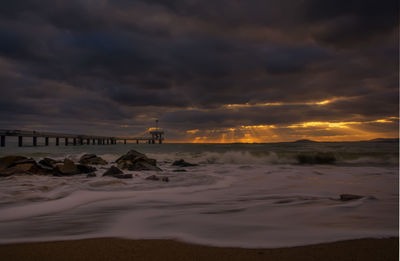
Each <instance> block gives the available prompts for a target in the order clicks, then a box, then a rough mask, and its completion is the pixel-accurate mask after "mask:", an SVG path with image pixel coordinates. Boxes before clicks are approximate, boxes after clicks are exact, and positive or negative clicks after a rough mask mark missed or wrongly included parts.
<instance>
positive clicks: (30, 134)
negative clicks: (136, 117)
mask: <svg viewBox="0 0 400 261" xmlns="http://www.w3.org/2000/svg"><path fill="white" fill-rule="evenodd" d="M150 134H151V136H149V137H113V136H98V135H77V134H67V133H54V132H40V131H23V130H2V129H0V146H1V147H5V146H6V137H7V136H10V137H13V136H14V137H18V146H19V147H22V146H23V141H24V138H32V145H33V146H37V144H38V143H37V141H38V138H42V139H43V140H44V145H45V146H48V145H49V140H50V139H51V138H52V139H55V145H56V146H59V145H60V139H62V140H63V141H64V145H65V146H68V145H95V144H97V145H111V144H117V143H118V142H121V143H124V144H127V142H128V141H135V142H136V143H140V142H143V141H144V142H146V143H149V144H155V143H156V142H158V143H159V144H161V143H162V141H163V140H164V137H163V134H164V132H163V131H161V130H157V131H151V132H150Z"/></svg>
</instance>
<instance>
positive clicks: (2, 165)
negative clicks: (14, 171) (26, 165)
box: [0, 155, 27, 170]
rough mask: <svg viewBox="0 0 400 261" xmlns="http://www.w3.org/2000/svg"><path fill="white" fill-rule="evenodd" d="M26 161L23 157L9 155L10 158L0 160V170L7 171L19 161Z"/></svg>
mask: <svg viewBox="0 0 400 261" xmlns="http://www.w3.org/2000/svg"><path fill="white" fill-rule="evenodd" d="M24 159H27V158H26V157H23V156H15V155H10V156H5V157H1V158H0V170H3V169H7V168H9V167H11V165H12V164H13V163H15V162H17V161H19V160H24Z"/></svg>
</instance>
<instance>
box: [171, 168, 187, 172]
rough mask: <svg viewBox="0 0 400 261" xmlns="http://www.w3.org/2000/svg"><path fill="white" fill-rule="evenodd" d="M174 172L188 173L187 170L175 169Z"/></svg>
mask: <svg viewBox="0 0 400 261" xmlns="http://www.w3.org/2000/svg"><path fill="white" fill-rule="evenodd" d="M173 172H186V169H174V170H173Z"/></svg>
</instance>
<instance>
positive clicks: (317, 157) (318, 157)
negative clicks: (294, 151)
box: [297, 152, 336, 164]
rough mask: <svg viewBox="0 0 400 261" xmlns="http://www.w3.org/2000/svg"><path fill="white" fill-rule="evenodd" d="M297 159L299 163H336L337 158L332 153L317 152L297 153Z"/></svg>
mask: <svg viewBox="0 0 400 261" xmlns="http://www.w3.org/2000/svg"><path fill="white" fill-rule="evenodd" d="M297 161H298V163H299V164H335V162H336V158H335V155H333V154H332V153H329V152H327V153H322V152H318V153H317V154H311V155H310V154H299V155H297Z"/></svg>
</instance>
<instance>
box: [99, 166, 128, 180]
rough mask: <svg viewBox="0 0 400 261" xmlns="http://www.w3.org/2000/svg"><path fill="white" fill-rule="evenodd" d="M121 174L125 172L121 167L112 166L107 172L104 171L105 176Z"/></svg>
mask: <svg viewBox="0 0 400 261" xmlns="http://www.w3.org/2000/svg"><path fill="white" fill-rule="evenodd" d="M120 174H124V173H123V172H122V171H121V170H120V169H119V168H117V167H114V166H111V168H109V169H108V170H107V171H106V172H104V174H103V177H104V176H115V175H120Z"/></svg>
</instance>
